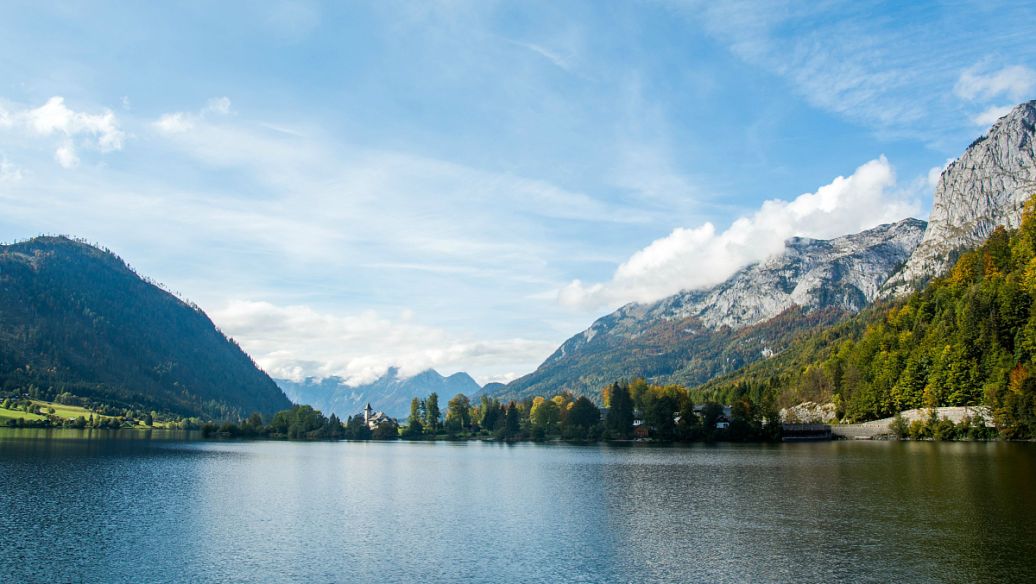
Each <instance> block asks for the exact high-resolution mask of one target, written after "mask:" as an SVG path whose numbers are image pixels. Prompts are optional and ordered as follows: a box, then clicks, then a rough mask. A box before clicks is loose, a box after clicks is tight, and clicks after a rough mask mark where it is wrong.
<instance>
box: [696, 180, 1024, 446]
mask: <svg viewBox="0 0 1036 584" xmlns="http://www.w3.org/2000/svg"><path fill="white" fill-rule="evenodd" d="M694 393H695V395H697V396H699V397H707V398H709V399H717V400H722V399H729V398H731V397H734V396H737V395H743V394H751V395H763V394H772V395H774V396H775V397H776V398H777V399H778V400H779V403H781V405H792V404H795V403H801V402H804V401H813V402H818V403H823V402H833V403H834V404H835V405H836V407H837V410H838V417H839V418H840V419H844V420H846V421H867V420H874V419H879V418H884V417H888V416H893V415H895V414H896V413H897V412H900V411H903V410H908V409H914V408H934V407H939V406H972V405H987V406H989V407H990V409H991V411H992V416H993V421H994V423H995V425H996V427H997V429H998V431H999V435H1000V436H1001V437H1003V438H1005V439H1014V440H1026V439H1033V438H1036V200H1034V199H1030V200H1029V201H1028V202H1027V203H1026V205H1025V208H1024V211H1023V214H1022V222H1021V225H1020V227H1019V228H1017V229H1012V230H1009V229H1004V228H1002V227H1001V228H997V229H996V230H995V231H994V232H993V233H992V234H991V235H990V236H989V239H988V240H987V241H986V242H985V243H984V244H983V245H982V246H980V247H978V248H977V249H975V250H972V251H968V252H965V253H963V254H962V255H961V256H960V257H959V258H958V259H957V261H956V263H955V264H954V267H953V268H952V269H951V270H950V272H949V273H948V274H946V275H945V276H944V277H942V278H938V279H936V280H934V281H932V282H931V283H930V284H929V285H928V286H927V287H925V288H924V289H923V290H921V291H918V292H915V293H913V294H911V295H909V296H907V297H906V298H904V299H901V300H899V301H896V302H894V303H891V304H888V303H886V304H884V305H879V306H875V307H872V308H871V309H868V310H866V311H864V312H862V313H861V314H859V315H858V316H856V317H854V318H852V319H849V320H848V321H846V322H844V323H842V324H840V325H837V326H835V327H832V328H827V329H823V330H820V331H819V332H814V333H811V334H807V335H805V336H803V337H801V338H800V339H799V340H798V341H796V342H795V343H794V344H793V345H792V346H791V347H790V348H789V349H788V350H786V351H784V352H783V353H782V354H780V355H778V356H777V357H775V358H773V359H770V360H767V361H761V362H757V363H755V364H753V365H750V366H748V367H746V368H745V369H743V370H741V371H739V372H737V373H734V374H731V375H729V376H726V377H723V378H719V379H716V380H714V381H712V382H710V383H707V384H705V385H703V386H701V387H700V388H698V389H697V390H695V392H694Z"/></svg>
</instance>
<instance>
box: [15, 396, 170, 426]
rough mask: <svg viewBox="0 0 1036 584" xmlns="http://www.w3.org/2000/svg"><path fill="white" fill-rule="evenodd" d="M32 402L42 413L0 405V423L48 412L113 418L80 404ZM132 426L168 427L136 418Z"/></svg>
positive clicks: (38, 417)
mask: <svg viewBox="0 0 1036 584" xmlns="http://www.w3.org/2000/svg"><path fill="white" fill-rule="evenodd" d="M32 404H33V405H34V406H39V407H40V411H41V412H43V413H42V414H32V413H28V412H25V411H22V410H20V409H13V410H12V409H6V408H3V407H0V424H2V423H3V422H5V421H6V420H8V419H11V420H17V419H18V418H24V419H25V420H26V421H38V420H46V419H47V415H48V414H49V415H52V416H58V417H60V418H62V419H65V420H75V419H76V418H78V417H80V416H82V417H83V418H84V419H87V420H89V419H90V416H93V417H94V419H95V420H110V419H112V418H113V416H105V415H101V414H98V413H97V412H95V411H93V410H88V409H86V408H84V407H81V406H72V405H67V404H59V403H56V402H48V401H43V400H38V399H34V400H32ZM51 409H53V410H54V412H53V413H51V411H50V410H51ZM134 427H135V428H156V429H161V428H168V427H169V422H159V421H157V420H156V421H155V422H154V425H152V426H147V425H145V424H144V422H143V421H140V420H138V421H137V422H136V423H135V424H134Z"/></svg>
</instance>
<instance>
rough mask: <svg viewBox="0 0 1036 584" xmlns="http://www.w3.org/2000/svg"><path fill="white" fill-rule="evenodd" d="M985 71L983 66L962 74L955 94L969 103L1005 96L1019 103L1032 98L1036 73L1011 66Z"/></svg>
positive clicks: (954, 90) (1018, 66)
mask: <svg viewBox="0 0 1036 584" xmlns="http://www.w3.org/2000/svg"><path fill="white" fill-rule="evenodd" d="M983 69H984V67H982V66H981V65H976V66H973V67H970V68H968V69H965V70H964V71H963V72H962V73H961V74H960V78H959V79H958V80H957V84H956V85H955V86H954V88H953V92H954V93H956V94H957V96H959V97H960V98H961V99H966V100H968V101H972V100H989V99H993V98H997V97H1001V96H1003V97H1006V98H1008V99H1010V100H1011V101H1015V102H1017V101H1020V100H1022V99H1024V98H1026V97H1031V96H1032V92H1033V88H1036V71H1033V70H1032V69H1030V68H1028V67H1025V66H1022V65H1011V66H1007V67H1003V68H1001V69H998V70H996V71H986V72H983Z"/></svg>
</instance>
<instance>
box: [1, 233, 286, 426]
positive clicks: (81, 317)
mask: <svg viewBox="0 0 1036 584" xmlns="http://www.w3.org/2000/svg"><path fill="white" fill-rule="evenodd" d="M0 391H2V392H4V393H7V394H21V393H25V394H28V393H29V392H30V391H32V392H34V393H35V394H36V395H37V396H38V397H39V398H40V399H47V400H52V399H55V398H56V397H57V396H58V395H61V394H71V395H74V396H78V397H80V398H83V399H86V400H89V401H90V402H91V403H95V404H109V405H112V406H117V407H123V408H133V409H140V410H146V411H150V410H157V411H160V412H163V411H164V412H169V413H172V414H177V415H183V416H200V417H202V418H208V419H224V418H236V417H242V416H245V415H247V414H248V413H250V412H253V411H259V412H263V413H268V414H272V413H273V412H276V411H278V410H281V409H284V408H287V407H289V406H290V405H291V402H289V401H288V399H287V398H286V397H285V396H284V394H283V393H282V392H281V391H280V389H279V388H278V387H277V386H276V384H274V382H273V381H272V380H271V379H270V378H269V377H268V376H267V375H266V374H265V373H263V372H262V371H260V370H259V369H258V368H257V367H256V365H255V363H254V362H253V361H252V360H251V358H250V357H249V356H248V355H247V354H245V352H244V351H242V350H241V349H240V347H238V346H237V344H236V343H234V342H233V341H232V340H229V339H227V338H226V337H225V336H224V335H223V334H222V333H221V332H220V331H219V330H218V329H217V328H216V327H215V325H213V323H212V321H211V320H209V318H208V317H207V316H206V315H205V314H204V313H203V312H202V311H201V310H200V309H199V308H198V307H196V306H192V305H189V304H187V303H185V302H183V301H182V300H180V299H178V298H177V297H176V296H174V295H173V294H170V293H169V292H167V291H165V290H162V289H161V288H159V287H158V286H156V285H154V284H153V283H150V282H148V281H146V280H144V279H142V278H141V277H139V276H138V275H137V274H136V273H135V272H134V271H133V270H132V269H131V268H130V267H129V266H127V265H126V263H125V262H123V261H122V260H121V259H119V258H118V257H117V256H115V255H114V254H112V253H110V252H107V251H104V250H101V249H98V248H96V247H93V246H90V245H87V244H85V243H82V242H77V241H73V240H70V239H68V238H65V237H39V238H35V239H32V240H30V241H26V242H22V243H16V244H12V245H6V246H2V247H0Z"/></svg>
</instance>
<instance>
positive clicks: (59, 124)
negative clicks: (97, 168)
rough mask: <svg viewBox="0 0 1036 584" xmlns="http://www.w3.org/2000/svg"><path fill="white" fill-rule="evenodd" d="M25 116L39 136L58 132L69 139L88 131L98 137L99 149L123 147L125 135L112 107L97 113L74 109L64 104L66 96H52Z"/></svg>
mask: <svg viewBox="0 0 1036 584" xmlns="http://www.w3.org/2000/svg"><path fill="white" fill-rule="evenodd" d="M24 115H25V119H26V122H27V123H28V125H29V127H31V128H32V129H33V130H34V131H35V132H36V133H38V134H40V135H43V136H49V135H51V134H54V133H60V134H64V135H65V136H66V137H68V138H72V137H74V136H77V135H79V134H91V135H94V136H96V137H97V147H98V148H100V150H101V152H111V151H113V150H121V149H122V141H123V139H124V138H125V135H124V134H123V133H122V131H121V130H120V129H119V124H118V121H117V120H116V119H115V114H114V113H113V112H112V111H111V110H104V112H103V113H100V114H87V113H83V112H76V111H73V110H71V109H69V108H68V106H66V105H65V98H63V97H60V96H55V97H52V98H50V99H49V100H47V103H45V104H43V105H41V106H40V107H38V108H35V109H31V110H28V111H27V112H25V114H24Z"/></svg>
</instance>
